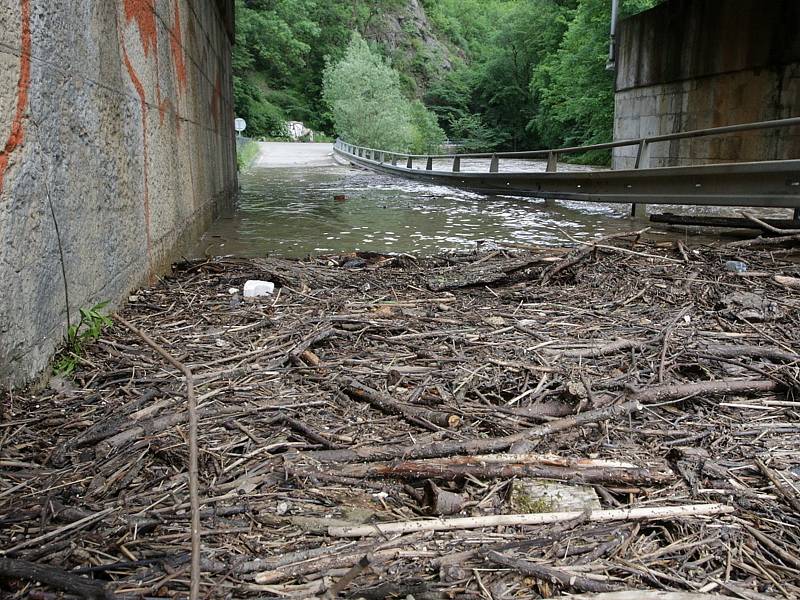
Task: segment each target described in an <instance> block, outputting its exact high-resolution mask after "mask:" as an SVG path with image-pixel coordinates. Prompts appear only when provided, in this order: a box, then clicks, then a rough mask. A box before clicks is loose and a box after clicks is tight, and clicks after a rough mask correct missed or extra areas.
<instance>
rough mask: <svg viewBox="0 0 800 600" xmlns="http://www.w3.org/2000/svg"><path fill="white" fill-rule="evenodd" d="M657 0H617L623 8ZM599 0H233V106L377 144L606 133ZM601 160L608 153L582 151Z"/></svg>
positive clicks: (604, 38) (274, 131) (538, 142)
mask: <svg viewBox="0 0 800 600" xmlns="http://www.w3.org/2000/svg"><path fill="white" fill-rule="evenodd" d="M657 1H658V0H623V2H622V5H623V6H622V15H623V17H624V16H625V15H628V14H632V13H635V12H638V11H641V10H644V9H646V8H649V7H650V6H652V5H653V4H655V3H656V2H657ZM610 4H611V3H610V1H609V0H325V1H323V0H236V7H237V34H236V41H237V45H236V47H235V49H234V71H235V83H234V85H235V95H236V111H237V113H238V115H239V116H242V117H244V118H245V119H247V121H248V126H249V127H248V133H249V134H250V135H252V136H255V137H266V136H277V137H279V136H282V135H284V131H285V125H284V123H285V121H286V120H299V121H303V122H304V123H305V124H306V125H307V126H309V127H311V128H312V129H315V130H317V131H322V132H325V133H328V134H331V135H333V134H337V135H342V136H345V137H347V138H348V139H349V140H352V141H353V142H356V143H361V144H364V145H371V146H383V147H385V148H387V149H396V150H413V151H427V150H428V149H430V148H433V147H435V146H437V145H438V144H440V143H441V141H442V140H443V139H444V136H445V135H446V136H447V137H449V138H450V139H452V140H457V141H458V142H459V144H460V145H461V147H462V148H463V149H465V150H477V149H481V150H486V149H529V148H531V149H532V148H540V147H555V146H561V145H577V144H590V143H598V142H603V141H608V140H609V139H610V138H611V131H612V121H613V73H611V72H609V71H607V70H606V68H605V65H606V60H607V57H608V31H609V22H610ZM583 160H585V161H589V162H603V161H605V160H607V155H605V154H602V153H599V154H597V155H595V156H584V157H583Z"/></svg>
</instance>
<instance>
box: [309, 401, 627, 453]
mask: <svg viewBox="0 0 800 600" xmlns="http://www.w3.org/2000/svg"><path fill="white" fill-rule="evenodd" d="M640 409H641V405H640V404H639V402H638V401H631V402H626V403H624V404H618V405H614V406H606V407H604V408H599V409H597V410H590V411H586V412H585V413H581V414H578V415H573V416H569V417H565V418H563V419H557V420H555V421H550V422H549V423H543V424H541V425H537V426H536V427H531V428H529V429H525V430H523V431H521V432H519V433H515V434H512V435H506V436H502V437H497V438H489V439H484V438H477V439H467V440H459V441H441V442H431V443H429V444H414V445H412V446H404V445H398V444H392V445H388V444H387V445H381V446H361V447H358V448H348V449H344V450H320V451H316V452H304V453H303V455H302V456H303V458H308V459H312V460H314V461H317V462H320V463H337V462H342V463H343V462H359V461H380V460H391V459H394V458H400V457H402V458H405V459H418V458H436V457H440V456H453V455H456V454H466V455H474V454H486V453H491V452H501V451H503V450H507V449H508V448H510V447H511V445H512V444H514V443H515V442H520V441H525V440H531V439H536V438H542V437H545V436H547V435H551V434H553V433H557V432H559V431H564V430H567V429H572V428H574V427H580V426H581V425H585V424H587V423H596V422H597V421H604V420H606V419H613V418H615V417H618V416H621V415H627V414H629V413H632V412H634V411H637V410H640Z"/></svg>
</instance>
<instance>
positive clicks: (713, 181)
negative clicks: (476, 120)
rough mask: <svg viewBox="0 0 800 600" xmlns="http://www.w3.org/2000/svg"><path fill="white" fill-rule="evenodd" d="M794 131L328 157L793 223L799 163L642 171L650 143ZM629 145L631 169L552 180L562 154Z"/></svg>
mask: <svg viewBox="0 0 800 600" xmlns="http://www.w3.org/2000/svg"><path fill="white" fill-rule="evenodd" d="M795 126H800V117H794V118H791V119H780V120H775V121H762V122H758V123H744V124H741V125H732V126H728V127H716V128H712V129H700V130H695V131H686V132H682V133H672V134H667V135H660V136H655V137H650V138H637V139H631V140H621V141H616V142H609V143H607V144H595V145H592V146H578V147H570V148H558V149H551V150H534V151H529V152H497V153H477V154H431V155H419V154H404V153H398V152H389V151H385V150H377V149H373V148H366V147H363V146H355V145H353V144H349V143H347V142H345V141H343V140H337V141H336V144H335V145H334V151H335V153H336V154H337V155H339V156H341V157H342V158H344V159H345V160H348V161H349V162H351V163H352V164H355V165H358V166H361V167H364V168H367V169H371V170H373V171H378V172H382V173H387V174H389V175H398V176H401V177H405V178H409V179H415V180H419V181H426V182H429V183H436V184H441V185H448V186H452V187H460V188H465V189H468V190H471V191H475V192H479V193H483V194H495V195H498V194H505V195H516V196H531V197H536V198H545V199H562V200H580V201H586V202H616V203H629V204H632V205H633V206H634V210H633V212H634V214H638V213H639V212H643V211H642V210H641V209H643V208H644V206H645V205H646V204H683V205H705V206H752V207H771V208H792V209H794V210H795V214H794V218H795V219H797V218H800V160H779V161H762V162H750V163H724V164H713V165H699V166H693V167H659V168H647V167H648V163H649V150H650V147H651V146H652V145H653V144H655V143H659V142H666V141H672V140H676V139H686V138H696V137H705V136H717V135H727V134H731V133H736V132H741V131H752V130H758V129H775V128H785V127H795ZM633 145H636V146H638V152H637V157H636V167H635V168H634V169H625V170H617V171H614V170H599V171H590V172H577V173H576V172H562V173H559V172H557V165H558V157H559V156H560V155H562V154H571V153H577V152H586V151H588V150H600V149H608V148H619V147H622V146H633ZM464 158H489V159H490V162H489V170H488V172H483V173H481V172H462V171H461V160H462V159H464ZM532 158H546V159H547V171H545V172H543V173H542V172H526V171H514V172H505V173H501V172H499V163H500V160H501V159H512V160H527V159H532ZM434 160H452V169H451V170H448V171H442V170H434V168H433V167H434ZM403 162H405V165H403V164H402V163H403ZM415 162H416V163H417V164H422V163H423V162H424V164H425V167H424V168H421V167H416V168H415ZM398 163H400V164H398Z"/></svg>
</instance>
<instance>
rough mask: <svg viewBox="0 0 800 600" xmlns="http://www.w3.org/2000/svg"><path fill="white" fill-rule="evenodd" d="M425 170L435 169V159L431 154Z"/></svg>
mask: <svg viewBox="0 0 800 600" xmlns="http://www.w3.org/2000/svg"><path fill="white" fill-rule="evenodd" d="M425 170H426V171H433V159H432V158H431V157H430V156H429V157H428V160H427V161H425Z"/></svg>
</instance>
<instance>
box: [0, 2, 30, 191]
mask: <svg viewBox="0 0 800 600" xmlns="http://www.w3.org/2000/svg"><path fill="white" fill-rule="evenodd" d="M30 18H31V6H30V0H20V19H21V21H22V44H21V49H20V63H19V80H18V81H17V108H16V110H15V112H14V118H13V120H12V121H11V132H10V133H9V136H8V140H7V141H6V143H5V146H3V149H2V150H0V192H2V191H3V179H4V178H5V174H6V169H8V160H9V158H11V154H12V153H13V152H14V150H16V149H17V147H19V145H20V144H22V140H23V139H24V137H25V126H24V124H23V122H22V118H23V117H24V115H25V107H26V106H27V105H28V88H29V87H30V83H31V23H30Z"/></svg>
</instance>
